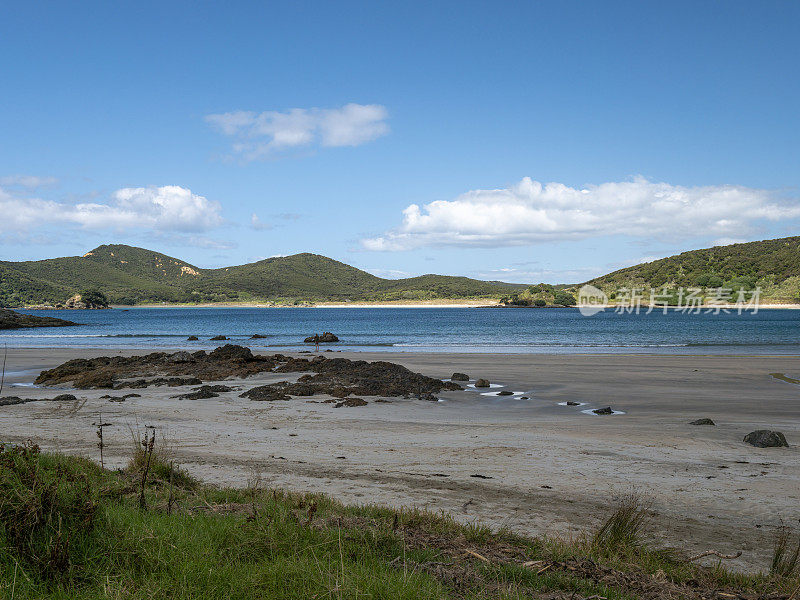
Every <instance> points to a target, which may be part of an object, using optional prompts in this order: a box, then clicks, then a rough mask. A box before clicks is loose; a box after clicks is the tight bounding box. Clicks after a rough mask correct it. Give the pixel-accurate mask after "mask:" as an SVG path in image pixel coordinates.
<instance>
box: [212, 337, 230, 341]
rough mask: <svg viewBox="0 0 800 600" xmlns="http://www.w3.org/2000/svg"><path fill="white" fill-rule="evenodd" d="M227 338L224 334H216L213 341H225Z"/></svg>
mask: <svg viewBox="0 0 800 600" xmlns="http://www.w3.org/2000/svg"><path fill="white" fill-rule="evenodd" d="M227 339H228V338H227V337H225V336H224V335H215V336H214V337H212V338H211V341H212V342H223V341H225V340H227Z"/></svg>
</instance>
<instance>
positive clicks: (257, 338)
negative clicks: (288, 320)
mask: <svg viewBox="0 0 800 600" xmlns="http://www.w3.org/2000/svg"><path fill="white" fill-rule="evenodd" d="M266 337H267V336H265V335H261V334H260V333H254V334H253V335H251V336H250V339H251V340H263V339H266Z"/></svg>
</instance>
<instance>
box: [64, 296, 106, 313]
mask: <svg viewBox="0 0 800 600" xmlns="http://www.w3.org/2000/svg"><path fill="white" fill-rule="evenodd" d="M64 308H66V309H70V310H87V309H92V310H96V309H102V308H108V300H107V299H106V297H105V295H104V294H102V293H100V292H91V293H88V294H86V295H82V294H75V295H74V296H72V297H70V298H68V299H67V301H66V302H64Z"/></svg>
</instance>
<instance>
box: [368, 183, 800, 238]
mask: <svg viewBox="0 0 800 600" xmlns="http://www.w3.org/2000/svg"><path fill="white" fill-rule="evenodd" d="M797 217H800V204H799V203H798V201H797V199H795V200H794V201H791V202H787V201H784V200H781V199H780V198H778V196H777V195H776V194H775V193H774V192H772V191H769V190H763V189H755V188H747V187H743V186H735V185H716V186H696V187H684V186H676V185H670V184H668V183H654V182H650V181H648V180H646V179H644V178H642V177H637V178H635V179H633V180H632V181H625V182H610V183H602V184H599V185H590V186H586V187H584V188H581V189H578V188H572V187H569V186H566V185H564V184H561V183H548V184H544V185H543V184H541V183H539V182H537V181H533V180H531V179H530V178H529V177H525V178H524V179H523V180H522V181H520V182H519V183H518V184H516V185H514V186H512V187H509V188H505V189H498V190H475V191H471V192H468V193H466V194H463V195H461V196H459V197H457V198H455V199H454V200H438V201H435V202H431V203H430V204H426V205H424V206H422V207H420V206H419V205H417V204H412V205H410V206H408V207H407V208H406V209H405V210H404V211H403V221H402V224H401V225H400V226H399V227H398V228H396V229H393V230H390V231H388V232H387V233H385V234H384V235H381V236H379V237H374V238H368V239H364V240H362V245H363V247H364V248H366V249H367V250H407V249H410V248H417V247H420V246H443V245H453V246H483V247H499V246H519V245H528V244H534V243H537V242H545V241H551V240H574V239H583V238H589V237H595V236H604V235H616V234H623V235H629V236H634V237H647V238H654V237H657V238H664V239H680V238H697V237H703V236H720V237H740V236H744V235H747V234H749V233H750V232H751V231H753V229H754V227H755V226H756V225H757V224H759V222H764V221H773V222H774V221H779V220H783V219H795V218H797Z"/></svg>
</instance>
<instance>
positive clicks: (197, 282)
mask: <svg viewBox="0 0 800 600" xmlns="http://www.w3.org/2000/svg"><path fill="white" fill-rule="evenodd" d="M520 287H522V286H517V285H515V284H509V283H502V282H497V281H479V280H475V279H469V278H466V277H447V276H442V275H423V276H421V277H414V278H410V279H397V280H393V279H382V278H380V277H376V276H374V275H371V274H370V273H367V272H365V271H362V270H360V269H356V268H355V267H351V266H350V265H346V264H344V263H342V262H339V261H336V260H333V259H330V258H327V257H325V256H320V255H317V254H308V253H303V254H295V255H293V256H286V257H276V258H269V259H266V260H261V261H258V262H255V263H250V264H246V265H239V266H232V267H224V268H221V269H201V268H199V267H196V266H194V265H192V264H190V263H187V262H185V261H182V260H179V259H177V258H173V257H171V256H167V255H165V254H160V253H158V252H153V251H151V250H146V249H144V248H135V247H132V246H124V245H103V246H100V247H98V248H95V249H94V250H92V251H90V252H87V253H86V254H84V255H83V256H69V257H63V258H52V259H47V260H39V261H26V262H0V305H7V306H21V305H31V304H54V303H57V302H63V301H64V300H66V299H67V298H68V297H69V296H71V295H73V294H75V293H80V292H82V291H84V290H89V289H97V290H100V291H102V292H103V293H105V295H106V296H107V297H108V299H109V300H110V302H111V303H114V304H137V303H147V302H232V301H270V300H274V301H280V302H287V301H289V302H291V301H323V300H338V301H341V300H403V299H436V298H468V297H499V296H502V295H505V294H507V293H509V292H510V291H513V290H515V289H518V288H520Z"/></svg>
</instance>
